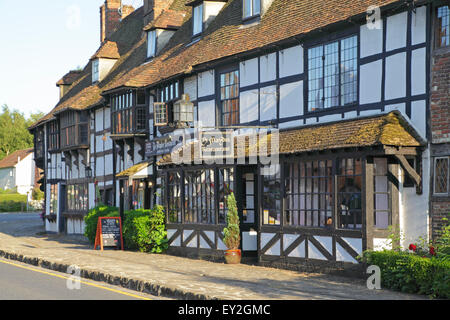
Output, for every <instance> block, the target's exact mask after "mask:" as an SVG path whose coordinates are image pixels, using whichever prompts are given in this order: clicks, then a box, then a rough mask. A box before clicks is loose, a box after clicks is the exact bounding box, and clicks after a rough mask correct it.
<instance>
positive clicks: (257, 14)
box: [242, 0, 262, 21]
mask: <svg viewBox="0 0 450 320" xmlns="http://www.w3.org/2000/svg"><path fill="white" fill-rule="evenodd" d="M247 1H248V2H249V4H250V6H251V8H250V15H248V16H247V15H245V11H246V8H247V6H246V3H247ZM255 2H258V3H259V11H258V12H255V11H254V4H255ZM261 7H262V3H261V0H242V19H243V20H244V21H247V20H253V19H255V18H258V17H260V16H261V9H262V8H261Z"/></svg>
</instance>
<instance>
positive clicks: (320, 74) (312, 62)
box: [308, 36, 358, 111]
mask: <svg viewBox="0 0 450 320" xmlns="http://www.w3.org/2000/svg"><path fill="white" fill-rule="evenodd" d="M357 57H358V38H357V36H352V37H348V38H345V39H341V40H338V41H334V42H330V43H327V44H324V45H319V46H315V47H312V48H310V49H308V111H316V110H322V109H326V108H332V107H338V106H346V105H350V104H354V103H356V102H357V83H358V71H357V70H358V69H357Z"/></svg>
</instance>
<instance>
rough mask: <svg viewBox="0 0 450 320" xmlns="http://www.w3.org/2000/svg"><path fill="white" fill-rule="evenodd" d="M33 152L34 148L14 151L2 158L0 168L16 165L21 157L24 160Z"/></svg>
mask: <svg viewBox="0 0 450 320" xmlns="http://www.w3.org/2000/svg"><path fill="white" fill-rule="evenodd" d="M31 153H33V149H32V148H29V149H23V150H17V151H14V152H13V153H11V154H10V155H8V156H6V157H5V158H3V159H2V160H0V168H10V167H14V166H15V165H16V164H17V163H18V162H19V158H20V160H23V159H24V158H25V157H26V156H28V155H29V154H31Z"/></svg>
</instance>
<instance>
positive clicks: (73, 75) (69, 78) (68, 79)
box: [56, 70, 82, 86]
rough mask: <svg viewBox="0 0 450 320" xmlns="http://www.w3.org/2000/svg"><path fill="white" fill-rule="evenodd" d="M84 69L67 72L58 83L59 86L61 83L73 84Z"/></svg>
mask: <svg viewBox="0 0 450 320" xmlns="http://www.w3.org/2000/svg"><path fill="white" fill-rule="evenodd" d="M81 72H82V70H71V71H69V72H68V73H67V74H65V75H64V76H63V77H62V78H61V79H60V80H59V81H58V82H57V83H56V85H57V86H60V85H71V84H72V83H74V82H75V80H76V79H77V78H78V77H79V76H80V74H81Z"/></svg>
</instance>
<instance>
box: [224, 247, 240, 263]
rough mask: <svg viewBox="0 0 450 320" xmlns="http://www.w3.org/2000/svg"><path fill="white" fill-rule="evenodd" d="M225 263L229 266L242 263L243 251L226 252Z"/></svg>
mask: <svg viewBox="0 0 450 320" xmlns="http://www.w3.org/2000/svg"><path fill="white" fill-rule="evenodd" d="M225 261H226V263H227V264H239V263H241V250H240V249H236V250H225Z"/></svg>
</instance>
